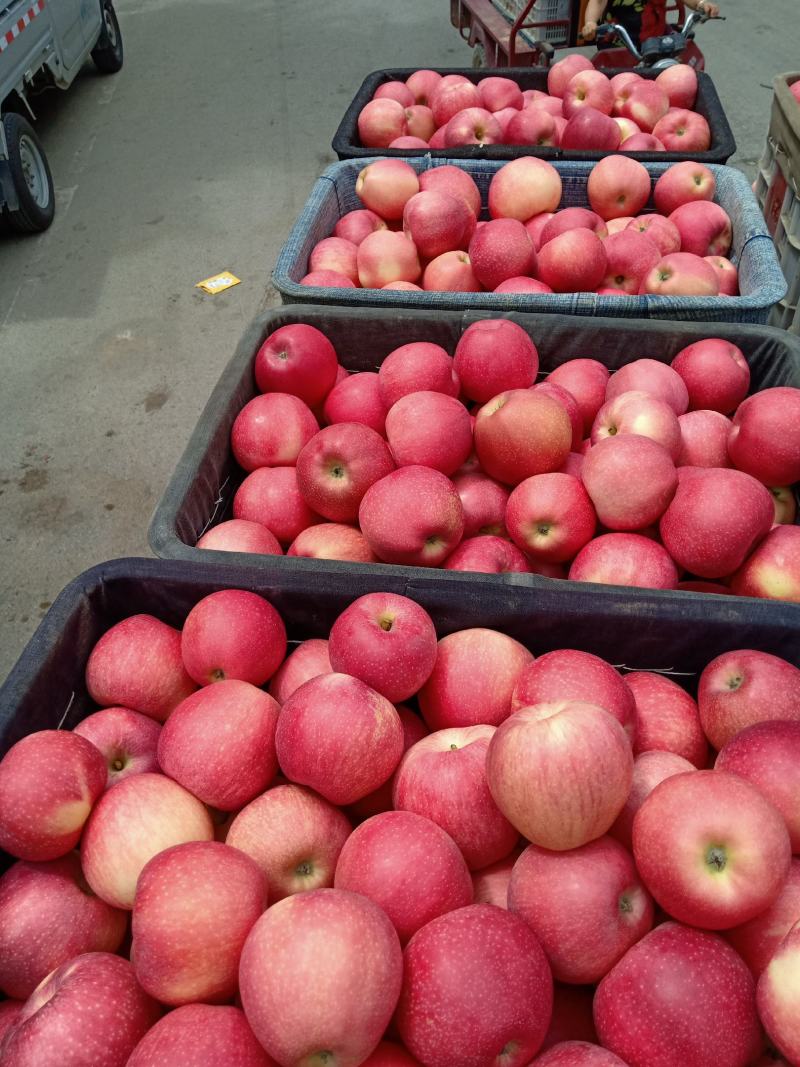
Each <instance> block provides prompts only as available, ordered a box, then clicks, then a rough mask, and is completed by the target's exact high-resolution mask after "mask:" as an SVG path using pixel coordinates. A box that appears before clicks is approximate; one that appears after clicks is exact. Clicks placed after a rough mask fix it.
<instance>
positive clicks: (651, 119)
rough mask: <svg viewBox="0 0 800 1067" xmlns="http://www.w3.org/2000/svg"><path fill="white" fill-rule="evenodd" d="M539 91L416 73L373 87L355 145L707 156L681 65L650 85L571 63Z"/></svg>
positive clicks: (690, 81)
mask: <svg viewBox="0 0 800 1067" xmlns="http://www.w3.org/2000/svg"><path fill="white" fill-rule="evenodd" d="M547 90H548V91H547V92H546V93H543V92H540V91H539V90H538V89H527V90H525V91H524V92H523V91H522V90H521V89H520V87H519V85H517V83H516V82H515V81H512V79H511V78H481V79H480V80H479V81H478V82H477V83H475V82H471V81H470V80H469V78H466V77H464V75H463V74H446V75H445V76H444V77H442V75H441V74H437V73H436V71H433V70H417V71H415V72H414V73H413V74H412V75H411V77H410V78H408V79H407V80H406V81H405V82H400V81H388V82H384V83H383V85H379V86H378V88H377V89H376V90H375V95H374V97H373V99H372V100H371V101H370V102H369V103H368V104H366V105H365V106H364V107H363V108H362V109H361V112H360V113H359V116H358V135H359V138H360V140H361V144H362V145H364V147H366V148H434V149H440V150H441V149H444V148H462V147H464V146H465V145H487V144H488V145H491V144H509V145H541V146H551V147H555V146H560V147H561V148H566V149H583V150H590V151H600V152H616V151H617V150H620V151H622V152H664V151H667V152H680V153H682V154H684V155H691V154H692V153H695V152H705V151H707V150H708V149H709V148H710V146H711V131H710V129H709V126H708V123H707V122H706V120H705V119H704V118H703V116H702V115H699V114H698V113H697V112H696V111H693V110H692V108H693V107H694V104H695V99H696V97H697V74H696V73H695V70H694V67H690V66H689V65H688V64H686V63H680V64H677V65H676V66H673V67H668V68H667V69H666V70H663V71H662V72H661V73H660V74H659V75H658V77H657V78H656V79H655V80H654V81H650V80H648V79H645V78H642V77H641V76H640V75H639V74H636V73H634V72H633V71H625V72H624V73H622V74H615V75H614V77H613V78H610V79H609V78H608V77H607V76H606V75H605V74H603V73H601V72H600V71H599V70H595V69H594V67H593V66H592V64H591V63H590V62H589V60H588V59H587V58H586V57H585V56H580V55H571V56H567V58H566V59H562V60H561V61H560V62H558V63H555V64H554V65H553V66H552V67H551V68H550V71H549V73H548V75H547Z"/></svg>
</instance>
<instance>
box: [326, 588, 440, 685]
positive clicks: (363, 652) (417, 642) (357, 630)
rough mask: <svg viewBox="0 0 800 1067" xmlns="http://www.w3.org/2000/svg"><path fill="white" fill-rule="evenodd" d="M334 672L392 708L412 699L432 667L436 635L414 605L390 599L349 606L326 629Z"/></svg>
mask: <svg viewBox="0 0 800 1067" xmlns="http://www.w3.org/2000/svg"><path fill="white" fill-rule="evenodd" d="M328 653H329V656H330V662H331V665H332V667H333V670H334V671H339V672H342V673H344V674H350V675H352V676H353V677H354V678H360V679H361V681H362V682H365V683H366V684H367V685H369V686H371V687H372V688H373V689H375V690H376V691H377V692H378V693H381V694H382V695H383V696H384V697H386V699H387V700H391V701H392V702H393V703H395V704H396V703H397V702H398V701H399V700H407V699H408V698H409V697H412V696H414V694H415V693H416V692H417V690H418V689H419V688H420V687H421V686H422V685H423V684H424V683H425V682H426V681H427V679H428V678H429V677H430V674H431V671H432V670H433V666H434V663H435V662H436V653H437V647H436V630H435V628H434V625H433V621H432V620H431V617H430V615H428V613H427V611H425V609H424V608H422V607H420V606H419V604H417V603H415V602H414V601H413V600H410V599H409V598H408V597H405V596H398V595H397V594H394V593H367V595H366V596H362V597H359V598H358V600H354V601H353V603H352V604H350V605H349V606H348V607H347V608H345V610H344V611H343V612H342V614H341V615H340V616H339V617H338V619H337V620H336V622H334V624H333V626H332V627H331V632H330V638H329V645H328Z"/></svg>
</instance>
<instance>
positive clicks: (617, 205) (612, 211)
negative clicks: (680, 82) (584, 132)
mask: <svg viewBox="0 0 800 1067" xmlns="http://www.w3.org/2000/svg"><path fill="white" fill-rule="evenodd" d="M645 84H649V83H645ZM586 191H587V195H588V197H589V204H590V205H591V208H592V210H593V211H596V212H597V214H598V215H599V216H600V218H601V219H615V218H618V217H619V216H620V215H638V214H639V212H640V211H641V210H642V208H643V207H644V206H645V204H646V203H647V201H648V200H649V198H650V175H649V174H648V172H647V168H646V167H644V166H643V165H642V164H641V163H639V162H638V161H637V160H635V159H629V158H628V157H627V156H605V157H604V158H603V159H601V160H600V161H599V163H597V164H596V165H595V166H594V167H593V168H592V172H591V174H590V175H589V181H588V183H587V186H586ZM592 288H596V286H592Z"/></svg>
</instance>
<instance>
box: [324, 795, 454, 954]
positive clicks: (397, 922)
mask: <svg viewBox="0 0 800 1067" xmlns="http://www.w3.org/2000/svg"><path fill="white" fill-rule="evenodd" d="M334 886H335V888H336V889H348V890H350V891H351V892H353V893H361V894H362V895H363V896H365V897H368V898H369V899H370V900H372V901H374V903H375V904H378V905H379V906H380V907H381V908H382V909H383V910H384V911H385V912H386V914H387V915H388V916H389V918H390V919H391V921H392V925H393V926H394V928H395V929H396V930H397V934H398V937H399V938H400V942H401V944H405V943H406V942H407V941H408V940H409V939H410V938H411V937H412V936H413V935H414V934H415V933H416V932H417V930H420V929H421V928H422V927H423V926H427V924H428V923H429V922H431V921H432V920H433V919H435V918H437V916H439V915H444V914H446V913H447V912H450V911H454V910H455V909H456V908H463V907H465V906H466V905H468V904H471V903H472V879H471V877H470V873H469V869H468V868H467V865H466V863H465V861H464V857H463V856H462V855H461V852H460V851H459V848H458V846H457V845H456V843H455V842H454V841H453V839H452V838H451V837H449V836H448V834H446V833H445V832H444V830H442V829H441V828H440V827H439V826H437V825H436V823H434V822H431V820H430V819H426V818H423V817H422V816H421V815H415V814H414V813H413V812H410V811H387V812H385V813H383V814H381V815H375V816H374V817H373V818H371V819H367V821H366V822H363V823H362V824H361V825H360V826H359V827H358V828H357V829H356V830H354V831H353V833H352V834H351V835H350V837H349V838H348V840H347V841H346V842H345V846H344V848H343V849H342V852H341V854H340V856H339V860H338V862H337V864H336V877H335V880H334Z"/></svg>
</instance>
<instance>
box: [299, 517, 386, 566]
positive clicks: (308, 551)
mask: <svg viewBox="0 0 800 1067" xmlns="http://www.w3.org/2000/svg"><path fill="white" fill-rule="evenodd" d="M286 555H287V556H304V557H306V558H307V559H341V560H351V561H352V562H354V563H377V562H378V557H377V556H376V555H375V553H374V552H373V551H372V549H371V548H370V547H369V545H368V544H367V540H366V538H365V537H364V535H363V534H362V533H361V531H360V530H357V529H356V528H355V526H346V525H343V524H342V523H338V522H323V523H320V524H319V525H317V526H309V527H308V529H307V530H301V532H300V533H299V534H298V535H297V537H295V539H294V541H292V543H291V544H290V545H289V547H288V548H287V550H286Z"/></svg>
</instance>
